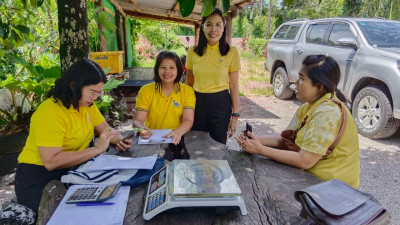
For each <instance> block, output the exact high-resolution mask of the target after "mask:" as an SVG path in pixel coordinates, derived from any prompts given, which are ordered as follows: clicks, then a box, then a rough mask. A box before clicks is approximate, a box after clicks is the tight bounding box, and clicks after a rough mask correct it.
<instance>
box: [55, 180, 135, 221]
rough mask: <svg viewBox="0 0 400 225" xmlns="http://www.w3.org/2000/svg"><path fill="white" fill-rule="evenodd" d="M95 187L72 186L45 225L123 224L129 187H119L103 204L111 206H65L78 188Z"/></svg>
mask: <svg viewBox="0 0 400 225" xmlns="http://www.w3.org/2000/svg"><path fill="white" fill-rule="evenodd" d="M90 186H95V185H73V186H71V187H70V188H69V189H68V191H67V193H66V194H65V196H64V198H63V200H62V201H61V202H60V204H59V205H58V207H57V209H56V211H55V212H54V213H53V215H52V216H51V218H50V220H49V222H48V223H47V225H53V224H54V225H59V224H63V225H77V224H96V225H102V224H104V225H119V224H123V223H124V217H125V212H126V206H127V204H128V198H129V190H130V186H121V187H120V188H119V190H118V191H117V193H116V194H115V196H114V197H113V198H111V199H108V200H107V201H105V202H113V203H114V204H113V205H97V206H76V204H67V203H65V201H66V200H67V199H68V197H69V196H70V195H71V194H72V193H73V192H74V191H75V190H76V189H78V188H80V187H90Z"/></svg>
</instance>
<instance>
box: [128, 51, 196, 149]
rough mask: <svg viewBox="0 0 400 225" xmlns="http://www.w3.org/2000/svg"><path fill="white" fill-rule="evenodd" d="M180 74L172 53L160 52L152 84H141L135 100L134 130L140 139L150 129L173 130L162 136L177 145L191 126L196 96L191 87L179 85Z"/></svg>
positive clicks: (146, 134) (181, 72)
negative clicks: (140, 130) (169, 138)
mask: <svg viewBox="0 0 400 225" xmlns="http://www.w3.org/2000/svg"><path fill="white" fill-rule="evenodd" d="M182 75H183V67H182V63H181V60H180V58H179V57H178V55H176V54H175V53H174V52H169V51H163V52H160V53H159V54H158V56H157V59H156V65H155V66H154V81H155V82H154V83H150V84H147V85H144V86H143V87H142V88H141V89H140V91H139V94H138V97H137V99H136V107H135V108H136V110H135V115H134V118H133V127H138V128H142V129H145V131H142V132H139V135H140V136H142V137H143V138H149V137H151V135H152V132H151V129H172V132H170V133H169V134H167V135H165V137H171V138H172V143H173V144H175V145H177V144H179V143H180V142H181V139H182V136H183V135H184V134H185V133H187V132H188V131H189V130H190V128H191V127H192V125H193V119H194V108H195V103H196V97H195V95H194V91H193V88H191V87H189V86H188V85H186V84H182V83H181V82H179V81H180V80H181V78H182Z"/></svg>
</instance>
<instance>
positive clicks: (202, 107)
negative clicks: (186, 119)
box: [186, 8, 240, 144]
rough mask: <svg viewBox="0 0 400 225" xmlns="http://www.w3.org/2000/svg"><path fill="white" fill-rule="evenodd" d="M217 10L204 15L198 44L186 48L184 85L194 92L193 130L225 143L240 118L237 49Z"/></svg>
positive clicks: (238, 58) (220, 13)
mask: <svg viewBox="0 0 400 225" xmlns="http://www.w3.org/2000/svg"><path fill="white" fill-rule="evenodd" d="M225 36H226V34H225V20H224V18H223V17H222V12H221V10H220V9H217V8H216V9H215V10H214V12H213V13H211V14H210V15H209V16H207V17H203V19H202V21H201V28H200V34H199V43H198V45H197V46H195V47H193V48H191V49H189V52H188V55H187V61H186V68H187V78H186V84H188V85H190V86H192V87H193V89H194V90H195V94H196V109H195V118H194V124H193V128H192V129H193V130H200V131H206V132H209V133H210V136H211V137H212V138H213V139H214V140H216V141H218V142H220V143H222V144H226V140H227V136H229V137H231V136H232V135H233V134H234V133H235V131H236V126H237V120H238V117H239V70H240V57H239V51H238V50H237V49H236V47H234V46H230V45H229V44H228V42H227V41H226V37H225Z"/></svg>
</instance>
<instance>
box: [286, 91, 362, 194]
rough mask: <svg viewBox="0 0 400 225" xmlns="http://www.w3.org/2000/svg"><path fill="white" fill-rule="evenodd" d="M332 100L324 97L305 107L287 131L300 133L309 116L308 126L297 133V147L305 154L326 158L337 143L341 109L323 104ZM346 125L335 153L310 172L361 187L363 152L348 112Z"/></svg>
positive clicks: (328, 95) (304, 105) (300, 109)
mask: <svg viewBox="0 0 400 225" xmlns="http://www.w3.org/2000/svg"><path fill="white" fill-rule="evenodd" d="M330 97H331V94H330V93H328V94H325V95H324V96H323V97H321V98H320V99H318V100H317V101H316V102H315V103H314V104H312V105H310V104H308V103H305V104H303V105H301V106H300V107H299V109H298V110H297V112H296V114H295V116H294V117H293V119H292V120H291V122H290V124H289V126H288V128H287V129H291V130H295V129H297V128H298V127H299V126H300V124H301V122H302V121H303V120H304V118H305V117H306V116H308V118H307V122H306V124H305V125H304V127H303V128H301V130H300V131H299V132H298V133H297V138H296V141H295V142H296V145H297V146H299V147H300V148H301V149H302V150H304V151H309V152H313V153H316V154H320V155H325V153H326V150H327V149H328V148H329V147H330V146H331V145H332V143H333V142H334V141H335V139H336V136H337V134H338V133H339V129H340V122H341V109H340V108H339V106H338V105H337V104H336V103H333V102H324V101H326V100H328V99H329V98H330ZM346 113H347V125H346V128H345V131H344V134H343V136H342V138H341V139H340V141H339V143H338V145H337V146H336V148H335V149H334V150H333V152H332V153H331V154H330V155H329V156H328V157H327V158H326V159H322V158H321V159H320V160H319V161H318V163H317V164H316V165H315V166H313V167H312V168H310V169H308V170H306V171H307V172H309V173H311V174H313V175H315V176H317V177H319V178H321V179H322V180H324V181H326V180H331V179H339V180H342V181H344V182H346V183H347V184H349V185H351V186H352V187H354V188H358V186H359V174H360V160H359V156H360V148H359V143H358V133H357V128H356V125H355V122H354V119H353V117H352V116H351V113H350V111H349V110H348V109H347V108H346Z"/></svg>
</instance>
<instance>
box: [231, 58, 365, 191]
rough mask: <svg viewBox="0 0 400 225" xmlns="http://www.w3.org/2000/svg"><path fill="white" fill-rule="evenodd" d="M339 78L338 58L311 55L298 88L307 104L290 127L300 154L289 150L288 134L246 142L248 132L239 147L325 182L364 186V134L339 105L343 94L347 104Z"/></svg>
mask: <svg viewBox="0 0 400 225" xmlns="http://www.w3.org/2000/svg"><path fill="white" fill-rule="evenodd" d="M339 80H340V68H339V66H338V64H337V63H336V61H335V60H334V59H333V58H331V57H329V56H324V55H311V56H307V57H306V58H305V59H304V61H303V66H302V67H301V69H300V71H299V79H298V80H297V81H296V90H295V91H296V97H297V98H298V99H299V100H302V101H304V102H305V103H304V104H303V105H301V106H300V107H299V109H298V110H297V112H296V114H295V115H294V117H293V119H292V120H291V122H290V124H289V126H288V128H287V129H288V130H293V134H294V135H293V136H292V137H293V138H292V139H293V140H294V143H291V144H292V146H294V147H296V148H297V150H298V151H288V150H289V147H290V149H291V150H293V149H292V147H291V144H290V143H288V138H287V136H286V135H284V134H285V133H286V131H285V132H282V135H281V136H272V135H269V136H262V137H257V136H255V135H254V134H252V133H251V132H248V135H249V137H250V138H246V135H245V134H241V135H240V136H238V137H237V142H238V144H239V146H240V147H241V148H242V149H243V150H244V151H246V152H248V153H251V154H259V155H263V156H266V157H268V158H270V159H273V160H275V161H278V162H280V163H284V164H288V165H290V166H294V167H297V168H300V169H303V170H305V171H307V172H309V173H311V174H313V175H315V176H317V177H319V178H321V179H322V180H324V181H326V180H331V179H339V180H342V181H344V182H346V183H347V184H349V185H351V186H352V187H354V188H358V186H359V173H360V161H359V154H360V149H359V146H358V133H357V128H356V125H355V123H354V120H353V118H352V116H351V113H350V112H349V110H348V109H347V107H345V106H344V104H343V103H340V102H339V101H337V103H339V104H340V105H339V104H337V103H335V102H334V101H335V100H337V96H338V97H340V99H341V100H343V101H345V98H344V96H343V95H342V94H341V93H340V91H339V90H337V89H336V87H337V84H338V82H339ZM328 100H330V101H328ZM341 106H344V107H341ZM342 110H344V111H343V116H342ZM346 115H347V122H345V121H346V119H345V117H346ZM342 121H343V130H344V133H343V135H342V136H341V138H340V140H338V141H339V142H338V143H337V145H336V147H334V145H332V144H333V143H334V142H335V140H336V137H337V136H338V133H339V130H340V128H341V122H342ZM339 137H340V135H339ZM289 142H290V141H289ZM330 147H332V148H333V151H332V152H330V151H327V150H328V148H330ZM285 150H286V151H285ZM327 153H328V154H329V153H330V154H329V155H327Z"/></svg>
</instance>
